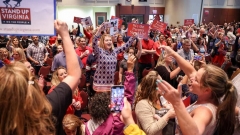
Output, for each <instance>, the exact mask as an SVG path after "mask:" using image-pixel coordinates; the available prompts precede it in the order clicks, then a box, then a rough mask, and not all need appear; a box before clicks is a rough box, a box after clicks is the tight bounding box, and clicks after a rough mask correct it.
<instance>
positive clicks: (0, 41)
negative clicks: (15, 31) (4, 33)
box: [0, 37, 8, 48]
mask: <svg viewBox="0 0 240 135" xmlns="http://www.w3.org/2000/svg"><path fill="white" fill-rule="evenodd" d="M7 42H8V39H7V38H5V37H4V38H1V39H0V48H6V45H7Z"/></svg>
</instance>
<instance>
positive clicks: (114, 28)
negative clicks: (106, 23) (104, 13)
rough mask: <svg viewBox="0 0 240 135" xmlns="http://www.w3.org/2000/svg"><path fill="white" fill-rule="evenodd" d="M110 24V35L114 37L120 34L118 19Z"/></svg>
mask: <svg viewBox="0 0 240 135" xmlns="http://www.w3.org/2000/svg"><path fill="white" fill-rule="evenodd" d="M110 24H111V28H110V35H111V36H112V35H114V34H116V33H117V32H118V19H113V20H110Z"/></svg>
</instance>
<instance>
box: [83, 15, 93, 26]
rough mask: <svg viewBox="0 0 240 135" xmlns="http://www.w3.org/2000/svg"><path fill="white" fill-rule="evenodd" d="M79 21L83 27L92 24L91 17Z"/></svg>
mask: <svg viewBox="0 0 240 135" xmlns="http://www.w3.org/2000/svg"><path fill="white" fill-rule="evenodd" d="M81 22H82V24H83V27H87V26H92V20H91V17H86V18H82V19H81Z"/></svg>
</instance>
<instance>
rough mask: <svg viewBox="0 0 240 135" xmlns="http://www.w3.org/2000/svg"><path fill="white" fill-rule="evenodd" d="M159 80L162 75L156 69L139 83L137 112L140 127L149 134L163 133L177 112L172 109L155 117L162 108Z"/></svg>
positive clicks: (136, 100) (136, 102)
mask: <svg viewBox="0 0 240 135" xmlns="http://www.w3.org/2000/svg"><path fill="white" fill-rule="evenodd" d="M157 80H161V77H160V76H159V75H158V73H157V72H156V71H150V72H149V73H148V74H147V75H146V76H145V77H144V78H143V80H142V82H141V83H140V84H139V86H138V89H137V93H136V98H135V103H134V104H135V112H136V116H137V120H138V122H139V127H140V128H141V129H142V130H143V131H144V132H145V133H146V134H148V135H159V134H162V130H163V128H164V127H165V126H166V125H167V123H168V120H169V119H170V118H174V116H175V113H174V110H173V109H170V110H169V111H168V112H167V113H166V114H165V115H164V116H163V117H158V118H157V119H156V118H154V115H155V111H156V110H159V109H160V108H162V106H161V104H163V103H160V101H159V97H160V93H159V92H158V91H157V89H156V88H157V84H156V82H157Z"/></svg>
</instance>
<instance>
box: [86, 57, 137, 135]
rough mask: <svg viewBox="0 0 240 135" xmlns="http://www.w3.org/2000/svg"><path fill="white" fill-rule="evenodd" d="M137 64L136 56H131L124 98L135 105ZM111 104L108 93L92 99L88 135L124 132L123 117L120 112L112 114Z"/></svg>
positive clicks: (87, 126) (97, 95)
mask: <svg viewBox="0 0 240 135" xmlns="http://www.w3.org/2000/svg"><path fill="white" fill-rule="evenodd" d="M135 62H136V58H135V56H133V55H132V56H130V57H129V59H128V61H127V67H128V70H127V71H126V72H125V76H126V78H125V82H124V97H126V98H127V100H128V102H129V103H130V104H132V103H133V98H134V92H135V87H136V86H135V82H136V79H135V77H134V73H133V69H134V66H135ZM114 87H115V86H114ZM116 87H118V86H116ZM110 103H111V99H110V95H109V93H108V92H99V93H97V94H95V95H94V96H93V97H92V99H91V102H90V104H89V113H90V115H91V119H90V120H89V121H88V122H87V123H86V124H85V125H86V131H85V132H86V135H92V134H96V135H103V134H110V135H116V134H121V133H122V132H123V128H124V123H123V122H122V121H121V119H120V117H121V115H120V113H119V110H117V111H116V113H114V112H115V111H114V112H113V113H111V107H112V106H111V105H110ZM121 109H122V108H121ZM120 111H121V110H120Z"/></svg>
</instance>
